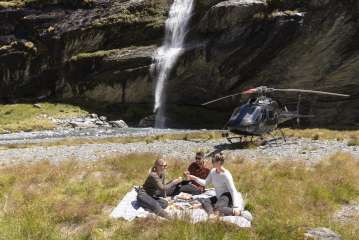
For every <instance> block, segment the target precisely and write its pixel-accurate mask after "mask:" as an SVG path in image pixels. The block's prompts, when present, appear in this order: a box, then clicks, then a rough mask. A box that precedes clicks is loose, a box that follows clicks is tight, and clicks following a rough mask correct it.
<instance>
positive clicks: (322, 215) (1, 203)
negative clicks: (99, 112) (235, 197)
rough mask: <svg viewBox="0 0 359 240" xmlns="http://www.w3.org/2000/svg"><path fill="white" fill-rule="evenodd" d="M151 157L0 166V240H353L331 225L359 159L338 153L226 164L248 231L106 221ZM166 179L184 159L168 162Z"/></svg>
mask: <svg viewBox="0 0 359 240" xmlns="http://www.w3.org/2000/svg"><path fill="white" fill-rule="evenodd" d="M156 158H158V156H156V155H153V154H146V153H143V154H131V155H126V156H116V155H115V156H112V157H109V158H106V159H102V160H99V161H96V162H79V161H74V160H71V159H69V160H68V161H65V162H61V163H59V164H56V165H55V164H51V163H50V162H48V161H46V160H44V161H42V162H38V163H35V164H32V165H25V164H20V165H16V166H10V167H4V168H1V169H0V239H12V240H20V239H28V240H31V239H34V240H35V239H36V240H39V239H40V240H41V239H47V240H48V239H74V240H75V239H144V238H145V239H303V233H304V231H305V230H306V229H307V228H311V227H318V226H323V227H329V228H331V229H333V230H334V231H337V232H338V233H340V234H341V235H342V237H343V239H349V240H350V239H353V240H354V239H356V237H357V236H358V234H359V226H358V225H355V224H352V225H349V224H348V225H346V224H339V223H336V222H335V221H333V219H332V215H333V212H334V211H335V210H336V209H337V208H338V207H339V206H340V205H341V204H346V203H349V202H352V201H354V200H358V197H359V186H358V184H357V183H358V182H359V162H358V161H357V160H355V159H353V157H352V156H350V155H347V154H343V153H338V154H336V155H334V156H332V157H330V158H328V159H323V161H322V163H320V164H318V165H316V166H315V167H313V168H307V167H305V166H304V164H301V163H300V162H289V161H285V162H284V161H282V162H276V163H273V164H265V163H253V162H250V161H247V160H246V159H242V158H240V159H239V158H238V159H235V160H233V161H231V162H228V163H227V164H226V166H227V168H228V169H229V170H230V171H231V172H232V173H233V177H234V180H235V182H236V185H237V187H238V189H239V190H240V191H241V192H243V194H244V196H245V197H246V200H247V204H246V208H247V209H249V210H250V211H252V213H253V215H254V222H253V227H252V228H251V229H238V228H236V227H235V226H232V225H230V224H225V223H215V222H205V223H200V224H194V225H193V224H188V223H187V222H185V221H184V220H171V221H160V220H156V219H139V220H136V221H134V222H130V223H129V222H125V221H123V220H112V219H109V218H108V215H109V213H110V212H111V210H112V209H113V208H114V207H115V206H116V204H117V203H118V201H119V199H121V198H122V197H123V196H124V194H125V193H126V192H128V191H129V190H130V189H131V188H132V186H133V185H140V184H142V183H143V181H144V179H145V177H146V174H147V172H148V170H149V168H150V167H151V165H152V163H153V161H154V160H155V159H156ZM168 163H169V169H168V171H169V176H168V177H167V179H171V178H173V177H177V176H179V175H181V174H182V172H183V170H184V169H185V166H186V165H187V164H188V162H183V161H179V160H176V159H168Z"/></svg>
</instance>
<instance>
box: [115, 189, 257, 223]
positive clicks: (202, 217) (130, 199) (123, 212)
mask: <svg viewBox="0 0 359 240" xmlns="http://www.w3.org/2000/svg"><path fill="white" fill-rule="evenodd" d="M214 195H215V192H214V191H213V190H208V191H206V192H205V193H204V194H201V195H197V196H193V199H199V198H206V197H207V198H208V197H211V196H214ZM176 204H183V205H186V202H185V201H183V200H182V201H180V202H178V203H176ZM169 214H170V215H172V216H176V217H180V218H181V217H183V218H185V219H187V218H188V217H190V221H191V222H192V223H197V222H201V221H206V220H208V214H207V213H206V211H205V210H204V209H203V208H196V209H186V210H182V211H181V210H173V209H172V210H170V211H169ZM149 216H153V217H156V216H155V215H154V214H153V213H151V212H148V211H146V210H145V209H143V208H142V207H140V206H139V204H138V202H137V192H136V190H135V189H132V190H131V191H130V192H128V193H127V194H126V195H125V196H124V198H123V199H122V200H121V201H120V202H119V203H118V205H117V206H116V207H115V208H114V209H113V211H112V212H111V214H110V217H112V218H123V219H125V220H127V221H132V220H134V219H135V218H146V217H149ZM220 220H221V221H225V222H230V223H233V224H236V225H237V226H239V227H242V228H248V227H251V221H252V215H251V213H250V212H248V211H243V212H242V216H224V217H221V218H220Z"/></svg>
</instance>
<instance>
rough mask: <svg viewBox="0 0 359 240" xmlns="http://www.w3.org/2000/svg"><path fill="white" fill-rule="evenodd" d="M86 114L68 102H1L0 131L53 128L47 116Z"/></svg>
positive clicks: (59, 116)
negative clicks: (35, 103)
mask: <svg viewBox="0 0 359 240" xmlns="http://www.w3.org/2000/svg"><path fill="white" fill-rule="evenodd" d="M86 114H87V112H86V111H85V110H82V109H81V108H79V107H77V106H73V105H69V104H57V103H39V104H37V105H36V106H35V105H33V104H1V105H0V133H4V132H18V131H35V130H48V129H53V128H54V127H55V124H54V123H53V122H52V121H51V120H50V119H49V117H54V118H63V117H75V116H84V115H86Z"/></svg>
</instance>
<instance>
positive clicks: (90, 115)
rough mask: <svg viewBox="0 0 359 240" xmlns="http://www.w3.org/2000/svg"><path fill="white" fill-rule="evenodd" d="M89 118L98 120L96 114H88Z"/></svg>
mask: <svg viewBox="0 0 359 240" xmlns="http://www.w3.org/2000/svg"><path fill="white" fill-rule="evenodd" d="M89 117H90V118H98V115H97V114H96V113H91V114H89Z"/></svg>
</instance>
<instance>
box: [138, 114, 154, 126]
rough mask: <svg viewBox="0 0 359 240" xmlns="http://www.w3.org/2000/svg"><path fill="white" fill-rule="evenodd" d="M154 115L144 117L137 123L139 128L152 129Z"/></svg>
mask: <svg viewBox="0 0 359 240" xmlns="http://www.w3.org/2000/svg"><path fill="white" fill-rule="evenodd" d="M155 117H156V116H155V115H150V116H147V117H144V118H143V119H141V120H140V122H139V123H138V126H139V127H154V126H155Z"/></svg>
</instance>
